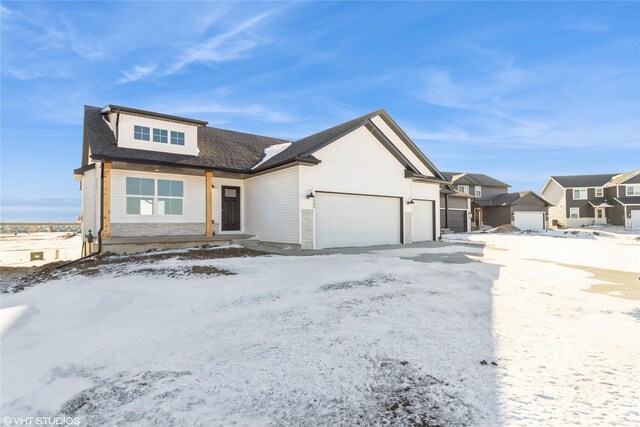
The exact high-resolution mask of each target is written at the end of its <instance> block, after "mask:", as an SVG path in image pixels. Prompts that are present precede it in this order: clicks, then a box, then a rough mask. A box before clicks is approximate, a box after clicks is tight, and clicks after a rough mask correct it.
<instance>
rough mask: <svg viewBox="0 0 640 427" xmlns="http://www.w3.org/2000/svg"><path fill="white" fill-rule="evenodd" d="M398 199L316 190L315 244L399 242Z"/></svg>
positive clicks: (343, 244)
mask: <svg viewBox="0 0 640 427" xmlns="http://www.w3.org/2000/svg"><path fill="white" fill-rule="evenodd" d="M400 200H401V199H400V198H398V197H382V196H362V195H354V194H342V193H323V192H320V191H316V200H315V202H316V227H315V232H316V248H318V249H321V248H340V247H348V246H369V245H389V244H397V243H401V241H400V238H401V237H400V236H401V229H402V228H401V222H400V219H401V215H400V214H401V212H400V209H401V208H402V205H401V203H400Z"/></svg>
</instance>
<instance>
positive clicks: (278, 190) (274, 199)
mask: <svg viewBox="0 0 640 427" xmlns="http://www.w3.org/2000/svg"><path fill="white" fill-rule="evenodd" d="M299 168H300V166H292V167H288V168H286V169H281V170H278V171H275V172H269V173H266V174H263V175H258V176H254V177H251V178H248V179H246V180H245V183H244V193H245V196H244V200H245V204H246V208H245V209H244V212H245V222H244V224H245V230H246V233H248V234H253V235H254V236H256V237H257V238H258V239H260V240H262V241H264V242H276V243H291V244H295V245H298V244H300V198H299V194H300V190H299Z"/></svg>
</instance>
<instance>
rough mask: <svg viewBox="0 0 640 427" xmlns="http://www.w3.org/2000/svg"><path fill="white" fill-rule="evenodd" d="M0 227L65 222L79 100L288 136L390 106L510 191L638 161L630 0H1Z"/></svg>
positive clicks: (639, 34)
mask: <svg viewBox="0 0 640 427" xmlns="http://www.w3.org/2000/svg"><path fill="white" fill-rule="evenodd" d="M1 16H2V29H1V32H2V33H1V36H2V41H1V53H2V60H1V72H2V74H1V76H2V81H1V89H2V93H1V101H2V109H1V117H0V119H1V128H2V129H1V134H0V136H1V138H2V146H1V149H2V151H1V166H2V168H1V171H0V177H1V185H2V187H1V197H2V206H1V208H2V210H1V211H0V212H1V215H2V220H3V221H16V220H36V221H47V220H72V219H73V218H74V217H75V215H77V214H79V210H80V202H79V196H80V193H79V191H78V183H77V182H75V181H73V179H72V170H73V169H74V168H75V167H78V166H79V165H80V155H81V140H82V110H83V105H85V104H87V105H96V106H103V105H106V104H108V103H113V104H121V105H127V106H131V107H136V108H141V109H150V110H154V111H160V112H165V113H170V114H177V115H184V116H187V117H193V118H197V119H203V120H208V121H209V122H210V125H211V126H217V127H222V128H229V129H234V130H240V131H245V132H251V133H258V134H264V135H269V136H274V137H280V138H285V139H297V138H300V137H303V136H306V135H308V134H311V133H314V132H317V131H319V130H322V129H323V128H326V127H329V126H332V125H335V124H338V123H340V122H343V121H346V120H349V119H351V118H354V117H357V116H359V115H362V114H365V113H367V112H369V111H372V110H375V109H378V108H385V109H386V110H387V111H388V112H389V113H390V114H391V116H392V117H394V118H395V120H396V121H397V122H398V123H399V124H400V126H402V127H403V128H404V129H405V131H406V132H407V133H408V134H409V136H411V137H412V138H413V139H414V141H415V142H416V143H417V144H418V145H419V146H420V147H421V148H422V150H423V151H424V152H425V153H426V154H427V156H428V157H429V158H430V159H431V160H432V161H433V162H434V163H435V164H436V166H437V167H438V168H439V169H441V170H455V171H470V172H481V173H487V174H489V175H492V176H494V177H496V178H498V179H500V180H503V181H506V182H509V183H510V184H512V185H513V189H514V190H527V189H533V190H535V191H540V190H541V187H542V185H543V184H544V182H545V178H546V177H547V176H549V175H554V174H555V175H561V174H567V175H568V174H579V173H613V172H621V171H625V170H631V169H637V168H639V167H640V26H639V25H638V22H640V3H637V2H635V3H627V2H582V3H577V2H561V3H554V2H538V3H526V2H511V3H506V2H496V3H490V2H481V3H464V2H449V3H418V2H406V3H405V2H402V3H396V2H394V3H364V2H350V3H326V2H323V3H312V2H303V3H266V2H260V3H189V2H181V3H172V2H160V3H151V2H131V3H125V2H108V3H102V2H74V3H65V2H50V3H37V2H2V3H1Z"/></svg>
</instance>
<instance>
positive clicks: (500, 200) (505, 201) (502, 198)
mask: <svg viewBox="0 0 640 427" xmlns="http://www.w3.org/2000/svg"><path fill="white" fill-rule="evenodd" d="M528 194H532V195H534V196H535V197H537V198H538V199H540V200H542V201H543V202H545V203H547V204H549V202H547V201H546V200H545V199H544V198H542V197H541V196H539V195H538V194H536V193H534V192H533V191H521V192H519V193H502V194H498V195H497V196H496V197H494V198H493V199H491V200H476V201H475V202H474V203H476V204H477V205H478V206H483V207H488V206H511V205H513V204H515V203H517V202H518V201H520V199H522V198H523V197H525V196H527V195H528Z"/></svg>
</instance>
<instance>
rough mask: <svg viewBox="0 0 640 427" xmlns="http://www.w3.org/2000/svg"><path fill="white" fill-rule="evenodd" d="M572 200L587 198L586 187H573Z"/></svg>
mask: <svg viewBox="0 0 640 427" xmlns="http://www.w3.org/2000/svg"><path fill="white" fill-rule="evenodd" d="M573 200H587V189H586V188H574V189H573Z"/></svg>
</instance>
